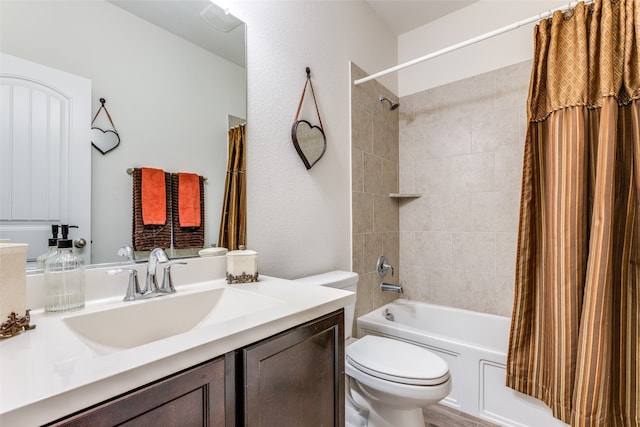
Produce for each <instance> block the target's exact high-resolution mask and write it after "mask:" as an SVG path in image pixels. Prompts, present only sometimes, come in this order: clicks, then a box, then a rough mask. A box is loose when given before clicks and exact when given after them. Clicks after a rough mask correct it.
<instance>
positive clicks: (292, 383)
mask: <svg viewBox="0 0 640 427" xmlns="http://www.w3.org/2000/svg"><path fill="white" fill-rule="evenodd" d="M239 353H240V363H239V364H238V366H239V367H240V366H241V367H242V368H241V375H242V386H243V389H242V390H243V393H242V394H243V396H239V397H241V398H240V399H239V407H238V411H237V414H238V415H239V416H240V418H241V423H239V424H240V425H244V426H250V427H254V426H261V427H275V426H296V427H306V426H309V427H315V426H344V422H345V416H344V410H345V409H344V387H345V383H344V315H343V311H342V310H340V311H339V312H335V313H333V314H330V315H327V316H324V317H321V318H319V319H316V320H315V321H313V322H309V323H306V324H303V325H300V326H297V327H295V328H293V329H290V330H288V331H286V332H283V333H281V334H278V335H276V336H274V337H271V338H268V339H266V340H264V341H260V342H259V343H256V344H254V345H251V346H248V347H245V348H244V349H242V350H240V351H239Z"/></svg>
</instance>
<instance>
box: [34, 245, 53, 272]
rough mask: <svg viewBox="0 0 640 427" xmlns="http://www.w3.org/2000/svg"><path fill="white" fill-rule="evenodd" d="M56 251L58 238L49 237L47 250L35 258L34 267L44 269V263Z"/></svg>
mask: <svg viewBox="0 0 640 427" xmlns="http://www.w3.org/2000/svg"><path fill="white" fill-rule="evenodd" d="M56 252H58V239H49V249H48V250H47V252H45V253H43V254H42V255H40V256H39V257H38V258H36V268H39V269H41V270H44V263H45V262H46V261H47V260H48V259H49V258H51V257H52V256H54V255H55V254H56Z"/></svg>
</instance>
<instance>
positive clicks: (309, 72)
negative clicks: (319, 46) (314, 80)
mask: <svg viewBox="0 0 640 427" xmlns="http://www.w3.org/2000/svg"><path fill="white" fill-rule="evenodd" d="M305 70H306V71H307V78H308V79H310V78H311V68H309V67H307V68H306V69H305Z"/></svg>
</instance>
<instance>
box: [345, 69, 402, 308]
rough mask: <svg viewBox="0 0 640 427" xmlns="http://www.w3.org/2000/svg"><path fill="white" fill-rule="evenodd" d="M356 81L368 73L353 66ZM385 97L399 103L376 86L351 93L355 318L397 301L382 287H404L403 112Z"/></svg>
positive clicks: (367, 85) (354, 89)
mask: <svg viewBox="0 0 640 427" xmlns="http://www.w3.org/2000/svg"><path fill="white" fill-rule="evenodd" d="M351 73H352V80H354V79H359V78H362V77H365V76H366V75H367V74H366V73H365V72H364V71H363V70H362V69H361V68H359V67H358V66H357V65H355V64H352V66H351ZM380 95H385V96H387V97H389V98H391V99H396V97H395V95H393V94H392V93H391V92H390V91H389V90H388V89H386V88H385V87H384V86H383V85H382V84H380V83H378V82H377V81H372V82H368V83H365V84H362V85H360V86H353V87H352V88H351V132H352V136H351V137H352V147H351V153H352V166H351V167H352V174H353V181H352V190H353V192H352V194H353V195H352V198H353V200H352V203H353V207H352V209H353V271H355V272H357V273H358V274H359V275H360V282H359V283H358V300H357V302H356V317H357V316H360V315H362V314H365V313H368V312H369V311H371V310H373V309H374V308H377V307H380V306H381V305H384V304H385V303H387V302H389V301H391V300H393V299H395V298H397V296H398V294H397V293H395V292H382V291H381V290H380V282H381V280H384V281H385V282H387V283H394V284H398V283H400V272H399V268H398V267H399V264H400V259H399V258H400V253H399V244H400V242H399V224H398V221H399V219H398V218H399V217H398V200H397V199H393V198H390V197H389V193H397V192H398V110H397V109H396V110H394V111H389V104H388V103H387V102H385V103H384V104H383V103H381V102H380V101H379V97H380ZM380 255H385V256H386V257H387V258H388V259H389V263H390V264H391V265H392V266H393V267H394V268H395V270H396V274H395V275H394V276H393V277H392V276H391V272H388V273H387V275H386V276H385V277H384V279H380V277H378V274H377V272H376V265H377V260H378V257H379V256H380Z"/></svg>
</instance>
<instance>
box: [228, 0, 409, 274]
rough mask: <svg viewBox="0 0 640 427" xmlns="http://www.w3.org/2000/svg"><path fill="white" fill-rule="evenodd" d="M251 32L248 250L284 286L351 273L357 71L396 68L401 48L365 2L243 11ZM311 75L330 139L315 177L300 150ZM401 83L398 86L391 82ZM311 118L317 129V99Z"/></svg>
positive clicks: (239, 10)
mask: <svg viewBox="0 0 640 427" xmlns="http://www.w3.org/2000/svg"><path fill="white" fill-rule="evenodd" d="M233 7H234V9H233V10H232V12H233V13H234V14H236V15H237V16H238V17H240V18H241V19H243V20H244V21H245V22H246V23H247V40H248V41H247V43H248V46H247V47H248V64H247V73H248V125H247V140H248V142H247V144H248V147H247V184H248V192H247V205H248V224H247V226H248V230H247V231H248V237H247V241H248V246H249V247H250V248H252V249H256V250H257V251H258V252H259V264H260V265H259V268H260V272H261V273H264V274H269V275H273V276H278V277H284V278H298V277H301V276H305V275H309V274H314V273H320V272H323V271H328V270H335V269H343V270H351V144H350V135H351V128H350V122H349V87H350V84H351V83H350V81H349V61H350V60H354V61H357V62H358V63H360V64H362V66H365V67H367V68H368V69H372V70H379V69H383V68H386V67H389V66H392V65H394V63H395V61H396V50H397V47H396V39H395V37H393V35H392V34H391V33H390V32H389V31H387V30H385V29H384V27H383V26H382V24H381V22H380V20H379V19H378V18H377V16H375V15H374V14H373V11H372V10H371V8H370V7H369V6H368V5H367V4H366V3H365V2H360V1H358V2H354V1H295V2H294V1H237V2H234V5H233ZM306 66H309V67H311V72H312V79H313V87H314V89H315V92H316V96H317V98H318V105H319V107H320V114H321V116H322V122H323V124H324V127H325V130H326V135H327V152H326V154H325V156H324V157H323V158H322V159H321V160H320V161H319V162H318V163H317V164H316V165H315V166H314V167H313V168H312V169H311V170H309V171H307V170H306V169H305V167H304V165H303V164H302V161H301V160H300V159H299V158H298V155H297V153H296V151H295V149H294V147H293V145H292V143H291V125H292V124H293V121H294V117H295V113H296V109H297V107H298V101H299V99H300V95H301V92H302V88H303V86H304V82H305V78H306V75H305V72H304V70H305V67H306ZM390 78H391V79H393V81H395V78H396V77H395V76H390ZM305 106H306V108H305V110H304V111H303V113H302V115H301V118H305V119H311V120H312V121H313V122H314V123H315V121H316V118H315V110H314V109H313V107H312V106H313V102H312V100H311V98H308V99H306V102H305Z"/></svg>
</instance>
